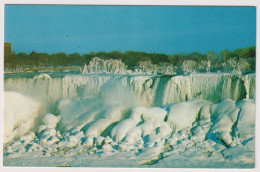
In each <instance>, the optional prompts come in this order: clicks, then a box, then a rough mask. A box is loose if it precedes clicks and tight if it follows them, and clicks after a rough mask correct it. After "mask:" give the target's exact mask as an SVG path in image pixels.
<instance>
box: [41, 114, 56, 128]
mask: <svg viewBox="0 0 260 172" xmlns="http://www.w3.org/2000/svg"><path fill="white" fill-rule="evenodd" d="M59 120H60V116H55V115H53V114H51V113H48V114H46V115H45V116H44V117H43V119H42V122H43V124H45V125H46V126H47V127H48V128H55V127H56V125H57V123H58V122H59Z"/></svg>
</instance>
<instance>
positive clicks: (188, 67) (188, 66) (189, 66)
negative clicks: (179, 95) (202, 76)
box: [182, 60, 197, 73]
mask: <svg viewBox="0 0 260 172" xmlns="http://www.w3.org/2000/svg"><path fill="white" fill-rule="evenodd" d="M196 66H197V62H196V61H194V60H184V62H183V64H182V71H183V72H184V73H187V72H196Z"/></svg>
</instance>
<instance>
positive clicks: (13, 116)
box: [4, 91, 41, 143]
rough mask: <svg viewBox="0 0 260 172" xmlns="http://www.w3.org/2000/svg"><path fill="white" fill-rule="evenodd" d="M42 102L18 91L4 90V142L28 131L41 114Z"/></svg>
mask: <svg viewBox="0 0 260 172" xmlns="http://www.w3.org/2000/svg"><path fill="white" fill-rule="evenodd" d="M40 109H41V104H40V103H39V102H37V101H35V100H34V99H33V98H31V97H27V96H24V95H22V94H19V93H17V92H11V91H5V92H4V143H7V142H9V141H11V140H12V139H13V138H14V137H20V136H22V135H23V134H25V133H27V132H28V131H30V129H32V128H33V127H34V125H35V121H36V118H37V117H38V116H39V115H40Z"/></svg>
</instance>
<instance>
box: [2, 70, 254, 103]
mask: <svg viewBox="0 0 260 172" xmlns="http://www.w3.org/2000/svg"><path fill="white" fill-rule="evenodd" d="M115 87H116V89H117V90H121V91H122V92H121V93H122V94H124V92H123V91H125V90H129V91H130V92H131V94H134V95H135V97H136V99H137V101H138V102H139V104H141V105H144V106H162V105H167V104H170V103H175V102H180V101H186V100H191V99H202V100H209V101H212V102H219V101H220V100H221V99H223V98H231V99H233V100H241V99H243V98H254V95H255V74H248V75H244V76H241V75H234V74H191V75H187V76H147V75H139V76H136V75H66V76H65V77H58V78H52V79H51V78H50V77H47V76H45V75H44V76H43V75H42V76H41V77H34V78H5V82H4V88H5V90H6V91H17V92H19V93H22V94H25V95H29V96H30V95H31V96H33V97H34V98H37V99H39V100H41V101H45V102H48V103H50V104H53V103H54V102H56V101H57V100H58V99H60V98H84V97H89V96H100V95H102V93H104V92H107V91H106V90H108V89H111V88H115ZM126 92H128V91H126ZM123 96H124V95H122V97H123Z"/></svg>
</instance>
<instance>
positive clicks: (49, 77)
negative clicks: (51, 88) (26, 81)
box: [33, 73, 51, 79]
mask: <svg viewBox="0 0 260 172" xmlns="http://www.w3.org/2000/svg"><path fill="white" fill-rule="evenodd" d="M33 79H51V76H50V75H48V74H47V73H41V74H39V75H36V76H34V77H33Z"/></svg>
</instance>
